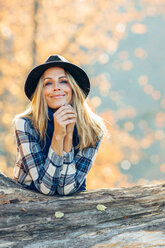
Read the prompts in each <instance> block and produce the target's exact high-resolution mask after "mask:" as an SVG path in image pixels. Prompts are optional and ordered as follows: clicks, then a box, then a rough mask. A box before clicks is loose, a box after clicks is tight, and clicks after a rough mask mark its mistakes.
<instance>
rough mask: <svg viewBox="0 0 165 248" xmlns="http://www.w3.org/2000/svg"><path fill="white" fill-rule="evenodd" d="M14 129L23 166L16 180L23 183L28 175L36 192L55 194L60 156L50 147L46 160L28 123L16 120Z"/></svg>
mask: <svg viewBox="0 0 165 248" xmlns="http://www.w3.org/2000/svg"><path fill="white" fill-rule="evenodd" d="M15 128H16V139H17V146H18V149H19V154H20V157H21V167H22V166H23V175H22V176H21V178H18V179H19V182H20V183H24V179H25V176H26V174H29V175H30V177H31V178H32V180H33V182H34V185H35V187H36V188H37V190H38V191H40V192H41V193H43V194H49V195H53V194H55V192H56V189H57V185H58V180H59V178H60V174H61V168H62V165H63V158H62V156H59V155H57V154H56V153H55V152H54V151H53V149H52V148H51V147H50V148H49V152H48V156H47V158H45V157H44V155H43V153H42V150H41V148H40V145H39V143H38V141H37V137H36V134H35V131H34V129H33V128H32V127H31V126H30V123H29V121H27V120H24V119H18V120H17V121H16V123H15Z"/></svg>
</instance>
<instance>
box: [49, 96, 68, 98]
mask: <svg viewBox="0 0 165 248" xmlns="http://www.w3.org/2000/svg"><path fill="white" fill-rule="evenodd" d="M64 96H65V95H53V96H51V98H62V97H64Z"/></svg>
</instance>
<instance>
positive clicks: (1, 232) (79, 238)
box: [0, 174, 165, 248]
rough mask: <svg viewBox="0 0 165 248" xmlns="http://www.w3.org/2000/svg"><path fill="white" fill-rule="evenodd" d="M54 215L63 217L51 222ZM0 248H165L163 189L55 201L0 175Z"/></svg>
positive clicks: (124, 190)
mask: <svg viewBox="0 0 165 248" xmlns="http://www.w3.org/2000/svg"><path fill="white" fill-rule="evenodd" d="M98 204H102V205H104V206H106V207H107V208H106V209H105V210H104V211H99V210H98V209H97V208H96V207H97V205H98ZM57 211H60V212H62V213H64V216H63V217H62V218H56V216H55V212H57ZM0 247H17V248H21V247H26V248H33V247H42V248H51V247H52V248H54V247H58V248H60V247H62V248H63V247H67V248H68V247H72V248H74V247H83V248H84V247H93V248H99V247H117V248H120V247H127V248H128V247H131V248H132V247H148V248H151V247H165V185H163V184H161V185H152V186H134V187H129V188H116V189H101V190H91V191H86V192H81V193H77V194H74V195H71V196H65V197H60V196H45V195H42V194H40V193H36V192H32V191H29V190H26V189H24V188H23V187H21V186H20V185H18V184H17V183H15V182H14V181H12V180H11V179H10V178H7V177H5V176H4V175H2V174H0Z"/></svg>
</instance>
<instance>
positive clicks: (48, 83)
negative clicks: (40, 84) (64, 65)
mask: <svg viewBox="0 0 165 248" xmlns="http://www.w3.org/2000/svg"><path fill="white" fill-rule="evenodd" d="M51 84H52V82H49V81H48V82H46V83H45V84H44V87H45V86H48V85H51Z"/></svg>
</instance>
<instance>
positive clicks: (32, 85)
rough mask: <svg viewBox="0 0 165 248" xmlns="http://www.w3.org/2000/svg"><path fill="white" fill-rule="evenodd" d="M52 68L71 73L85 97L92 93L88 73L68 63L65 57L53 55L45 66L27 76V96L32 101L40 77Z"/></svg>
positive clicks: (40, 66)
mask: <svg viewBox="0 0 165 248" xmlns="http://www.w3.org/2000/svg"><path fill="white" fill-rule="evenodd" d="M50 67H61V68H63V69H64V70H65V71H67V72H69V73H70V74H71V75H72V76H73V78H74V79H75V80H76V83H77V84H78V86H79V87H80V88H81V89H82V90H83V92H84V94H85V96H86V97H87V95H88V94H89V91H90V81H89V78H88V76H87V74H86V72H85V71H84V70H83V69H81V68H80V67H78V66H77V65H74V64H72V63H70V62H69V61H67V60H66V59H65V58H64V57H62V56H60V55H51V56H50V57H49V58H48V59H47V60H46V61H45V62H44V64H41V65H38V66H36V67H35V68H33V69H32V70H31V72H30V73H29V75H28V76H27V79H26V82H25V88H24V90H25V94H26V96H27V97H28V98H29V99H30V100H31V98H32V96H33V93H34V91H35V89H36V87H37V84H38V82H39V79H40V77H41V76H42V74H43V73H44V71H46V70H47V69H48V68H50Z"/></svg>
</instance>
